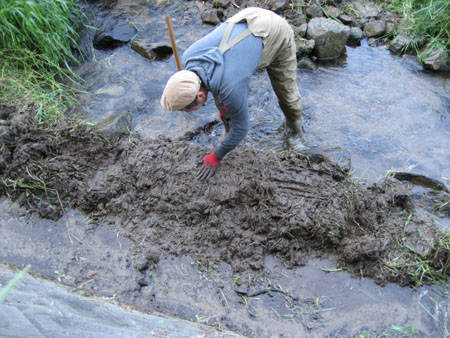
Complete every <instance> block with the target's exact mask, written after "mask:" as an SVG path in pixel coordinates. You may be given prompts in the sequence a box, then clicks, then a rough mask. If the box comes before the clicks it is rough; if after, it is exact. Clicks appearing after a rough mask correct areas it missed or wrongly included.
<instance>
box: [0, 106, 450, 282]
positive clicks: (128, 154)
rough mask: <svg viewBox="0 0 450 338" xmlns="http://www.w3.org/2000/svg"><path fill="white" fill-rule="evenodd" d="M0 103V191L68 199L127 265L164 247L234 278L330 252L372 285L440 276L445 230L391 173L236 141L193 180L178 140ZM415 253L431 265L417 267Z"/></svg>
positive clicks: (45, 202) (38, 203)
mask: <svg viewBox="0 0 450 338" xmlns="http://www.w3.org/2000/svg"><path fill="white" fill-rule="evenodd" d="M1 110H2V114H0V116H1V118H2V119H1V120H0V138H1V140H0V141H1V143H2V144H3V147H2V149H1V157H0V172H1V176H2V180H1V185H0V192H1V194H2V195H8V196H9V197H11V198H13V199H15V200H16V201H17V202H18V203H19V204H21V205H24V206H26V207H27V208H29V209H30V210H34V211H35V212H37V213H39V215H40V216H41V217H45V218H49V219H58V218H59V217H60V216H61V215H62V213H63V212H64V209H65V208H68V207H71V208H75V209H78V210H80V211H82V212H83V213H85V214H86V215H87V217H89V218H90V221H91V223H94V224H95V222H101V223H102V224H105V225H109V226H111V227H113V228H115V229H117V230H120V231H121V234H123V235H124V236H125V237H127V238H128V239H129V240H130V241H131V243H134V245H136V246H139V247H140V248H142V252H144V257H145V259H144V262H143V263H142V266H138V265H139V264H137V265H136V266H135V267H136V269H138V270H139V269H140V270H142V269H145V268H146V265H148V264H157V263H158V260H159V259H160V257H162V256H163V255H166V254H171V255H176V256H183V255H188V256H191V257H193V258H194V259H196V260H198V262H200V264H202V265H204V266H214V265H220V264H221V263H227V264H229V265H230V266H231V268H232V269H233V271H235V272H236V273H240V274H241V275H242V276H245V275H249V274H251V272H254V271H263V270H264V268H265V259H266V257H267V256H269V255H270V256H276V257H277V258H278V259H279V260H280V261H281V262H282V263H283V264H284V265H285V266H286V267H296V266H303V265H305V264H306V263H307V262H308V261H309V260H311V259H312V258H317V257H326V256H328V255H330V254H332V255H333V256H335V257H337V261H338V265H339V267H340V268H343V269H345V270H346V271H348V272H350V273H352V274H354V275H356V276H359V277H370V278H372V279H373V280H374V281H376V282H377V283H379V284H385V283H386V282H394V283H397V284H399V285H402V286H403V285H415V284H418V283H422V282H432V281H434V280H435V279H436V278H437V277H436V276H437V275H438V274H439V275H440V276H444V277H445V276H448V274H449V271H448V270H445V269H446V268H447V267H448V262H449V259H450V256H449V251H448V248H446V247H445V246H443V245H442V243H443V238H444V237H445V236H447V235H445V234H443V233H442V232H441V231H440V230H439V228H438V227H437V226H436V225H435V223H434V220H433V218H432V217H431V216H430V215H428V214H426V213H419V212H416V209H415V205H414V202H413V201H412V199H411V191H410V190H408V188H407V186H405V185H404V184H403V183H401V182H400V181H398V180H396V179H394V178H391V179H386V180H384V181H382V182H377V183H374V184H371V185H362V184H360V183H359V182H357V181H354V180H353V179H352V177H351V176H349V175H348V168H347V169H344V168H342V167H340V166H339V165H337V164H335V163H333V162H331V161H330V160H328V159H327V158H325V157H322V156H317V155H316V156H314V157H308V156H307V155H305V154H302V153H299V152H295V151H285V152H281V153H275V152H267V151H265V152H257V151H255V150H254V149H251V148H245V147H239V148H237V149H236V150H235V151H234V152H233V153H231V154H230V155H229V156H227V158H226V159H225V160H224V161H223V163H222V164H221V167H220V169H219V170H218V172H217V173H216V175H215V176H214V177H212V178H211V179H210V180H209V181H206V182H205V181H200V180H198V179H197V178H196V172H197V170H198V167H199V163H200V161H201V159H202V157H203V156H204V153H205V149H200V148H196V147H194V146H192V145H191V144H190V143H189V142H188V141H186V140H170V139H166V138H163V137H160V138H159V139H154V140H144V139H140V138H139V137H138V136H134V135H130V136H129V137H124V138H122V139H117V140H108V139H105V138H104V137H102V136H100V135H99V134H98V133H97V132H96V131H95V129H94V128H93V127H90V126H85V125H81V124H77V123H74V122H70V121H66V122H63V123H62V124H60V125H58V126H51V127H47V128H46V129H43V128H42V127H39V126H37V125H36V124H35V122H34V120H33V118H32V117H31V116H33V110H34V109H33V107H28V109H27V110H25V112H17V111H15V110H14V109H11V108H8V110H7V108H5V107H2V108H1ZM446 194H447V193H446ZM446 196H447V197H448V194H447V195H446ZM447 200H448V198H447ZM424 261H426V262H427V266H428V267H429V269H430V270H429V271H434V272H437V273H438V274H436V273H431V274H430V273H429V271H422V270H418V268H419V265H418V264H419V263H420V262H424ZM401 263H403V264H401ZM418 271H419V272H418Z"/></svg>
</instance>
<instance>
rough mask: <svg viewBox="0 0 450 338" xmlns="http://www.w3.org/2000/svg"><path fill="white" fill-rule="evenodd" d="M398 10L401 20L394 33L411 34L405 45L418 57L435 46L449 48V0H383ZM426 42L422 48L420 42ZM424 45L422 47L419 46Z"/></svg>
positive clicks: (426, 54)
mask: <svg viewBox="0 0 450 338" xmlns="http://www.w3.org/2000/svg"><path fill="white" fill-rule="evenodd" d="M384 2H385V3H386V4H388V6H389V7H390V8H391V9H392V10H393V11H394V12H397V13H399V15H400V18H401V21H400V24H399V26H398V27H397V29H396V31H395V32H394V35H398V34H400V33H402V34H405V35H407V36H408V37H410V38H411V43H410V44H409V45H408V46H406V48H407V49H411V50H414V51H415V52H416V54H417V55H418V56H419V58H420V57H422V58H423V57H427V56H429V55H430V54H431V53H433V52H434V51H436V50H437V49H443V50H444V51H447V53H448V51H449V48H450V1H448V0H385V1H384ZM424 43H426V46H425V47H424V48H423V44H424ZM421 48H423V50H421Z"/></svg>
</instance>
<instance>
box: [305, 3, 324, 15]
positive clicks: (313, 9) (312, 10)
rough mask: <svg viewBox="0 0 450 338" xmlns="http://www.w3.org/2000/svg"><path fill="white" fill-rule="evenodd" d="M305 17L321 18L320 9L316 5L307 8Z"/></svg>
mask: <svg viewBox="0 0 450 338" xmlns="http://www.w3.org/2000/svg"><path fill="white" fill-rule="evenodd" d="M306 15H307V16H308V17H310V18H321V17H323V12H322V8H321V7H320V6H318V5H316V4H313V5H311V6H308V8H306Z"/></svg>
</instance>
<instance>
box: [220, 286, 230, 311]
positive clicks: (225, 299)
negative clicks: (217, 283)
mask: <svg viewBox="0 0 450 338" xmlns="http://www.w3.org/2000/svg"><path fill="white" fill-rule="evenodd" d="M219 291H220V294H221V295H222V297H223V300H224V302H225V307H226V308H228V307H230V306H229V305H228V301H227V298H226V297H225V295H224V293H223V291H222V290H221V289H219Z"/></svg>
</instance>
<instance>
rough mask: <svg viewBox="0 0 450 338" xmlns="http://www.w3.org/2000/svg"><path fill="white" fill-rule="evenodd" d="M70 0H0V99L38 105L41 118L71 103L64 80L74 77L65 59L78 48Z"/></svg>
mask: <svg viewBox="0 0 450 338" xmlns="http://www.w3.org/2000/svg"><path fill="white" fill-rule="evenodd" d="M79 17H80V15H79V11H78V7H77V5H76V2H75V1H73V0H0V93H1V94H0V100H1V101H2V102H4V103H10V104H18V103H20V102H21V101H23V100H30V101H32V102H34V103H35V104H36V105H37V108H38V109H37V119H38V121H39V122H40V123H45V122H47V121H52V120H55V119H57V118H58V117H59V114H60V112H61V111H63V110H65V109H66V108H67V105H68V104H72V103H73V102H74V101H73V97H74V96H73V93H72V92H71V90H70V89H69V87H68V86H66V85H64V84H63V81H66V80H69V81H73V80H74V79H76V75H75V73H74V72H73V71H72V69H71V67H70V65H69V62H70V61H73V62H76V59H75V57H74V55H73V53H72V50H73V48H77V40H78V34H77V32H76V27H75V25H74V19H75V18H79Z"/></svg>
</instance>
